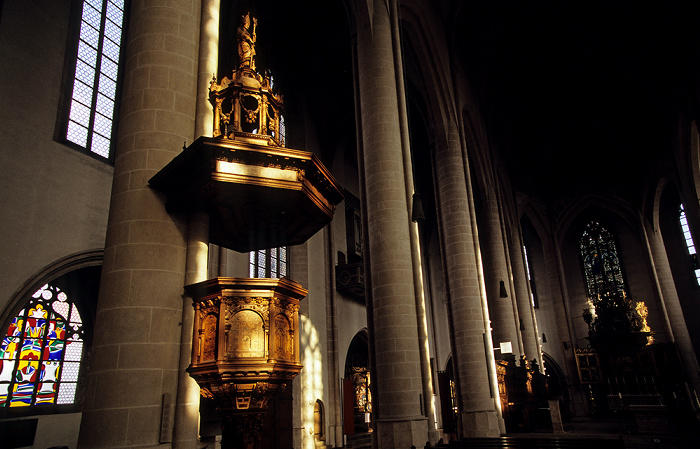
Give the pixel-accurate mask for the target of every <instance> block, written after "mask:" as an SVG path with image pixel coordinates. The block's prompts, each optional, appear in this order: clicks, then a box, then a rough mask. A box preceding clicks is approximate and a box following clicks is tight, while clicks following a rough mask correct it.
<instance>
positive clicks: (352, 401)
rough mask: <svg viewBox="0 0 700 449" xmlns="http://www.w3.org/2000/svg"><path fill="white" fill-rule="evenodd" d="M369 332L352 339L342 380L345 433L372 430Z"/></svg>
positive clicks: (360, 333)
mask: <svg viewBox="0 0 700 449" xmlns="http://www.w3.org/2000/svg"><path fill="white" fill-rule="evenodd" d="M370 382H371V375H370V369H369V346H368V341H367V331H364V330H363V331H360V332H358V333H357V334H356V335H355V337H354V338H353V339H352V341H351V342H350V346H349V347H348V354H347V357H346V358H345V376H344V379H343V424H344V426H345V434H346V435H352V434H355V433H366V432H371V429H372V423H371V422H372V394H371V393H370Z"/></svg>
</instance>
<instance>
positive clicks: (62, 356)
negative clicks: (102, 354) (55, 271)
mask: <svg viewBox="0 0 700 449" xmlns="http://www.w3.org/2000/svg"><path fill="white" fill-rule="evenodd" d="M82 321H83V320H82V317H81V316H80V312H79V311H78V308H77V306H76V305H75V304H74V303H73V301H71V300H70V298H69V297H68V295H66V293H65V292H62V291H60V290H59V289H58V288H57V287H54V286H52V285H49V284H47V285H44V286H43V287H41V288H40V289H38V290H37V291H36V292H35V293H34V294H33V295H32V296H31V298H30V299H29V300H28V302H27V304H26V305H25V308H24V309H22V310H21V311H20V312H19V313H18V314H17V316H15V318H14V319H13V320H12V322H11V323H10V325H9V327H8V329H7V332H6V333H5V336H4V338H3V340H2V343H1V344H0V407H25V406H33V405H41V404H71V403H73V402H74V400H75V391H76V387H77V382H78V375H79V373H80V361H81V359H82V353H83V345H84V343H83V333H84V329H83V324H82Z"/></svg>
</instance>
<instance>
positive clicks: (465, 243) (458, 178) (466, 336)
mask: <svg viewBox="0 0 700 449" xmlns="http://www.w3.org/2000/svg"><path fill="white" fill-rule="evenodd" d="M433 160H434V164H435V180H436V188H437V201H438V210H439V211H440V215H439V217H438V220H439V225H440V234H441V240H442V242H441V246H442V251H443V263H444V272H445V280H446V283H447V285H446V289H447V298H448V307H449V311H448V313H449V315H450V318H451V321H450V324H451V329H450V331H451V332H450V334H451V336H452V341H451V343H452V357H453V366H454V369H455V380H456V383H457V389H458V402H459V424H458V425H459V429H458V430H459V436H460V437H496V436H499V435H500V434H501V433H502V432H504V431H505V425H504V423H503V418H502V417H501V412H500V405H499V404H500V400H499V397H498V385H497V381H496V377H495V376H496V368H495V365H494V360H493V352H492V351H493V344H492V342H491V336H490V332H489V330H490V327H489V310H488V307H487V305H486V300H485V297H484V296H485V293H484V288H483V285H482V280H483V278H482V277H481V268H480V264H481V261H480V260H479V254H478V235H477V233H476V227H475V224H476V223H475V220H474V215H473V214H474V211H473V201H472V199H471V198H470V195H469V192H470V186H469V185H468V183H467V180H468V179H469V175H468V173H467V172H466V168H465V167H466V164H465V161H464V159H463V155H462V151H461V148H460V142H459V135H458V133H457V132H456V131H455V130H450V131H449V134H448V135H447V136H446V137H445V138H444V139H438V141H437V142H436V148H435V156H434V158H433Z"/></svg>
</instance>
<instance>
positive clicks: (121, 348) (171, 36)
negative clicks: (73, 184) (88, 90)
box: [79, 0, 200, 448]
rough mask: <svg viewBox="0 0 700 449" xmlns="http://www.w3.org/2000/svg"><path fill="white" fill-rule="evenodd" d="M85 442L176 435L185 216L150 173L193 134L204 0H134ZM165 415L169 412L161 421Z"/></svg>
mask: <svg viewBox="0 0 700 449" xmlns="http://www.w3.org/2000/svg"><path fill="white" fill-rule="evenodd" d="M130 9H131V12H132V14H131V17H130V22H129V26H128V30H129V35H128V37H127V42H126V50H127V52H126V55H125V62H126V66H125V70H124V83H123V86H122V87H123V88H122V98H121V111H120V123H119V136H118V140H117V149H116V153H115V163H114V180H113V186H112V199H111V203H110V211H109V220H108V226H107V238H106V242H105V257H104V264H103V268H102V280H101V285H100V294H99V301H98V305H97V316H96V322H95V332H94V341H93V351H92V354H93V355H92V359H91V362H90V371H89V375H88V378H87V381H88V386H87V392H86V397H85V403H84V413H83V418H82V423H81V429H80V436H79V447H89V448H93V447H125V446H135V447H136V446H138V447H147V446H155V445H157V444H159V443H160V442H161V441H163V442H169V441H171V440H172V431H173V430H172V429H173V419H172V415H173V414H172V409H173V406H174V401H175V397H176V394H175V393H176V391H177V388H178V375H179V360H180V346H181V333H182V325H181V320H182V293H183V288H182V287H183V285H184V281H185V254H186V241H185V238H186V236H187V221H186V219H185V217H175V216H171V215H170V214H168V213H167V212H166V211H165V206H164V202H163V198H162V197H161V196H160V195H159V194H157V193H156V192H155V191H153V190H151V189H150V188H149V186H148V180H149V179H150V178H151V177H152V176H153V175H155V174H156V173H157V172H158V171H159V170H160V169H161V168H163V167H164V166H165V165H166V164H167V163H168V162H170V161H171V160H172V159H173V157H175V156H176V155H177V154H178V153H179V152H180V151H181V149H182V143H183V141H190V142H191V141H192V140H193V131H194V113H195V96H196V82H195V81H196V78H195V72H196V70H195V68H196V66H197V59H196V58H197V45H198V40H199V28H198V19H199V14H200V3H199V2H198V1H194V2H185V3H182V2H181V3H172V4H171V3H163V2H152V1H146V0H140V1H139V0H136V1H134V2H132V4H131V8H130ZM161 418H162V419H161Z"/></svg>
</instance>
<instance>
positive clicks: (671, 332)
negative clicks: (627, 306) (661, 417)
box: [642, 220, 700, 411]
mask: <svg viewBox="0 0 700 449" xmlns="http://www.w3.org/2000/svg"><path fill="white" fill-rule="evenodd" d="M642 227H643V229H644V235H645V237H646V240H647V245H648V249H649V254H650V258H651V261H652V267H653V270H654V275H655V276H654V281H655V282H656V285H657V288H658V292H659V296H660V298H661V301H660V303H661V308H662V312H663V314H664V318H665V324H666V329H665V331H666V333H667V334H668V337H669V340H670V341H674V342H675V343H676V345H677V346H678V353H679V355H680V358H681V361H682V363H683V366H684V367H685V371H686V374H687V376H688V383H689V384H690V385H689V386H690V389H691V391H690V395H691V400H693V401H694V404H693V406H694V407H695V408H696V411H697V409H698V402H697V401H698V399H697V395H698V394H700V367H699V366H698V359H697V357H696V356H695V351H694V349H693V344H692V341H691V340H690V334H689V333H688V326H687V324H686V322H685V317H684V316H683V309H682V308H681V303H680V300H679V299H678V291H677V290H676V285H675V283H674V281H673V274H672V273H671V265H670V264H669V262H668V256H667V255H666V248H665V246H664V243H663V238H662V236H661V234H660V233H657V232H654V230H653V229H652V228H651V226H650V225H648V223H647V222H646V221H644V220H643V223H642Z"/></svg>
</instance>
